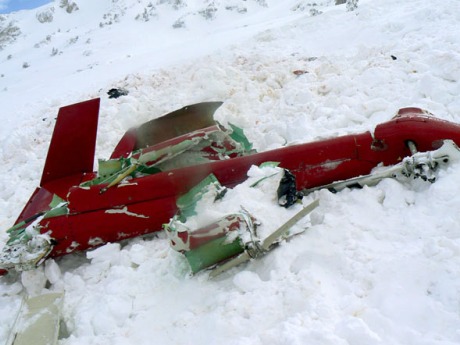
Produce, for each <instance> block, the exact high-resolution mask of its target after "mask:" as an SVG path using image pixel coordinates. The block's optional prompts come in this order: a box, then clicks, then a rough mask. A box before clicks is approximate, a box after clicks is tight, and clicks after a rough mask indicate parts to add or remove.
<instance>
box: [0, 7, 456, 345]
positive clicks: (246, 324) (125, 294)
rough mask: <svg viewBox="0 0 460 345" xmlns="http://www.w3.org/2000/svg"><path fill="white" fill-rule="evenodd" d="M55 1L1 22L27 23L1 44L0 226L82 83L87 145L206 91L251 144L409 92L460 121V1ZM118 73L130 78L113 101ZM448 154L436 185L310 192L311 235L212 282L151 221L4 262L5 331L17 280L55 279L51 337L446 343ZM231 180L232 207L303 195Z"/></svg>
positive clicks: (411, 101)
mask: <svg viewBox="0 0 460 345" xmlns="http://www.w3.org/2000/svg"><path fill="white" fill-rule="evenodd" d="M59 3H60V2H58V1H56V2H55V3H53V4H50V5H46V6H44V7H42V8H40V9H37V10H31V11H21V12H18V13H15V14H12V15H9V16H2V18H4V19H5V20H2V21H0V25H5V24H6V23H8V22H9V21H10V20H14V21H15V23H16V24H15V25H17V26H18V27H19V28H20V30H21V32H22V34H21V36H19V37H18V38H17V40H16V41H15V42H13V43H9V44H7V45H6V46H5V47H4V48H3V50H0V74H1V78H0V95H1V104H2V115H1V120H2V126H1V127H0V155H1V160H2V165H1V170H0V176H1V179H2V181H1V182H2V183H1V184H0V210H1V211H0V227H1V228H3V229H7V228H8V227H10V226H11V225H12V224H13V222H14V220H15V219H16V217H17V215H18V214H19V212H20V210H21V209H22V207H23V205H24V203H25V202H26V201H27V199H28V197H29V195H30V193H31V192H32V191H33V188H34V187H35V186H36V185H37V183H38V181H39V178H40V175H41V169H42V166H43V162H44V159H45V156H46V152H47V147H48V142H49V139H50V137H51V133H52V129H53V126H54V120H55V116H56V114H57V111H58V109H59V107H61V106H64V105H67V104H71V103H74V102H78V101H82V100H86V99H89V98H93V97H102V104H101V111H100V125H99V132H98V147H97V156H98V157H108V156H109V154H110V152H111V149H112V148H113V146H114V145H115V144H116V143H117V141H118V139H119V138H120V136H121V135H122V134H123V133H124V131H125V130H126V129H128V128H129V127H130V126H132V125H136V124H140V123H142V122H144V121H147V120H149V119H151V118H153V117H156V116H160V115H161V114H164V113H166V112H169V111H172V110H175V109H177V108H180V107H182V106H184V105H187V104H191V103H195V102H201V101H210V100H223V101H224V102H225V103H224V105H223V106H222V107H221V108H220V109H219V110H218V112H217V114H216V118H217V119H218V120H219V121H221V122H222V123H226V122H232V123H234V124H236V125H238V126H240V127H243V128H244V129H245V132H246V134H247V135H248V137H249V138H250V140H251V141H252V142H253V143H254V146H255V148H256V149H258V150H267V149H271V148H276V147H280V146H283V145H289V144H292V143H296V142H307V141H312V140H316V139H320V138H324V137H331V136H336V135H340V134H346V133H354V132H359V131H363V130H368V129H370V130H372V128H374V127H375V125H376V124H378V123H380V122H383V121H386V120H388V119H390V118H391V117H392V116H393V115H394V114H395V113H396V111H397V109H398V108H400V107H405V106H418V107H421V108H425V109H427V110H429V111H431V112H432V113H434V114H436V116H437V117H439V118H443V119H447V120H450V121H454V122H460V99H459V97H458V95H459V94H460V83H459V79H460V3H459V2H458V1H457V0H443V1H438V2H434V1H429V2H428V1H423V0H408V1H398V0H386V1H384V2H382V1H377V0H361V1H360V2H359V6H358V9H357V10H355V11H352V12H347V11H346V8H345V5H341V6H333V1H317V3H319V4H320V6H316V7H313V8H315V9H317V10H319V11H321V12H322V13H321V14H319V15H312V14H313V13H314V11H313V12H311V11H310V9H311V8H312V7H311V6H307V4H308V3H309V1H299V0H296V1H291V0H290V1H283V2H279V1H275V0H271V1H269V0H267V1H266V6H263V4H264V1H256V0H253V1H250V0H248V1H236V0H235V1H231V0H228V1H213V2H212V1H211V2H209V1H193V2H192V1H190V2H188V6H178V8H177V9H176V8H175V7H174V6H173V5H172V4H173V3H176V4H181V3H182V4H183V3H184V2H181V1H176V2H174V1H171V2H167V1H157V2H152V3H153V4H154V5H155V6H154V7H155V11H153V10H152V12H148V13H152V15H151V16H150V17H148V18H149V21H147V22H143V21H139V20H135V19H134V18H135V17H136V16H137V15H138V14H143V13H144V8H145V9H147V10H148V11H150V10H151V7H148V3H149V2H148V1H140V2H136V3H134V2H129V1H122V0H118V1H90V0H86V1H84V0H80V1H77V3H78V7H79V10H78V11H74V12H72V13H70V14H69V13H67V12H66V11H65V9H63V8H60V7H59V5H58V4H59ZM210 3H214V5H215V7H216V9H217V11H216V12H213V13H214V18H213V19H211V20H206V19H205V15H203V13H204V14H205V13H206V12H203V11H202V10H203V9H206V8H208V7H209V6H210ZM302 4H303V5H304V6H297V5H302ZM232 6H242V7H247V12H245V13H240V12H244V11H242V10H241V11H238V8H237V7H235V8H234V9H231V10H229V9H226V8H227V7H230V8H233V7H232ZM52 7H53V8H54V11H53V12H52V14H53V20H52V22H44V23H40V22H39V21H38V20H37V19H36V18H37V17H36V15H37V13H42V12H44V11H51V10H50V8H52ZM296 8H297V10H294V9H296ZM302 8H304V10H301V9H302ZM240 9H241V8H240ZM200 11H201V12H200ZM155 13H156V16H155V15H153V14H155ZM116 15H117V16H116ZM115 18H118V19H115ZM178 19H181V20H182V22H183V23H184V25H185V26H184V27H181V28H176V29H174V28H173V25H174V24H176V23H178ZM117 20H118V22H117ZM110 21H112V24H108V23H109V22H110ZM180 22H181V21H180V20H179V23H180ZM176 26H177V25H176ZM48 37H49V38H48ZM76 37H77V38H76ZM53 52H56V54H54V55H53ZM51 55H53V56H51ZM24 63H27V64H28V65H29V67H28V68H23V66H24ZM294 71H305V72H306V73H303V74H301V75H296V74H295V73H293V72H294ZM112 87H123V88H125V89H127V90H129V92H130V93H129V95H128V96H125V97H121V98H119V99H116V100H114V99H108V96H107V95H106V92H107V91H108V90H109V89H110V88H112ZM459 169H460V165H459V164H453V165H452V166H450V167H449V168H447V169H445V170H443V171H441V172H440V176H439V178H438V181H437V182H436V183H435V184H432V185H429V184H425V183H422V182H420V181H412V182H408V181H396V180H384V181H382V182H381V183H380V184H378V185H377V186H375V187H369V188H364V189H362V190H345V191H343V192H340V193H338V194H330V193H329V192H326V191H320V192H316V193H315V195H313V196H310V197H309V198H306V200H305V201H304V203H305V204H306V203H307V202H308V201H310V200H311V199H312V198H313V197H318V198H319V199H320V202H321V205H320V207H319V208H318V209H317V210H316V211H315V212H313V214H312V215H311V218H310V220H311V221H309V220H308V219H305V220H304V221H303V222H302V223H301V224H300V226H301V227H302V226H303V227H305V226H306V225H309V227H308V229H307V230H306V231H305V233H303V234H301V235H298V236H296V237H295V238H293V239H291V240H290V241H289V242H287V243H284V244H283V245H282V246H280V247H279V248H277V250H275V251H273V252H272V253H270V254H269V255H267V256H266V257H264V258H263V259H261V260H258V261H253V262H251V263H249V264H247V265H243V266H240V267H237V268H235V269H233V270H232V271H231V272H228V273H225V274H223V275H222V276H220V277H218V278H217V279H214V280H209V279H208V277H207V273H203V274H198V275H196V276H189V275H188V267H187V263H186V262H185V260H184V258H183V257H182V256H181V255H180V254H177V253H176V252H174V251H172V250H171V249H170V248H169V244H168V241H167V239H166V238H165V236H164V235H163V234H161V233H160V234H158V235H155V236H149V237H147V238H144V239H141V238H138V239H134V240H131V241H127V242H124V243H122V244H108V245H106V246H103V247H100V248H98V249H96V250H94V251H92V252H88V253H81V254H78V255H71V256H68V257H65V258H62V259H59V260H55V261H54V260H49V261H48V262H47V264H46V265H45V267H42V268H39V269H38V270H36V271H31V272H25V273H22V274H21V275H19V276H18V277H4V278H0V292H1V294H0V342H1V341H3V340H6V338H7V336H8V332H9V329H10V326H11V324H12V323H13V321H14V319H15V317H16V314H17V311H18V309H19V304H20V299H21V297H22V294H24V293H29V294H38V293H43V292H46V289H48V290H53V291H64V292H65V300H64V307H63V318H64V321H65V323H66V325H67V328H68V331H69V334H70V335H69V337H68V338H65V339H61V340H60V341H59V344H60V345H74V344H111V345H114V344H115V345H117V344H134V343H136V344H152V343H155V344H203V343H215V344H241V345H242V344H245V345H246V344H251V345H259V344H319V345H325V344H334V345H335V344H353V345H355V344H358V345H359V344H366V345H367V344H392V345H393V344H417V345H419V344H458V343H459V342H460V326H459V325H460V278H459V276H460V275H459V273H460V228H459V223H460V214H459V212H458V208H459V207H460V196H459V193H458V190H457V186H459V185H460V174H459V173H458V171H459ZM243 187H244V186H243ZM243 187H240V188H235V190H234V191H233V192H234V195H233V197H235V198H236V199H235V204H236V203H240V204H241V205H243V206H246V207H247V208H248V209H250V208H253V209H257V210H258V212H259V218H261V219H260V221H261V222H262V223H263V224H264V223H265V224H267V226H273V224H275V222H277V221H278V222H282V221H283V220H286V219H288V218H289V217H290V216H292V214H293V213H295V211H296V209H293V210H284V209H280V208H279V207H278V206H277V205H276V203H275V200H274V199H270V198H272V195H271V194H270V193H268V191H269V190H270V188H269V187H270V186H267V193H265V195H266V197H267V199H261V200H260V201H259V200H257V199H256V198H253V195H251V194H250V193H248V192H247V190H246V189H244V188H243ZM0 239H1V240H2V241H3V242H4V241H5V240H6V233H4V232H2V234H1V235H0ZM47 280H48V281H49V283H48V284H47V285H46V286H47V288H46V289H45V284H46V281H47Z"/></svg>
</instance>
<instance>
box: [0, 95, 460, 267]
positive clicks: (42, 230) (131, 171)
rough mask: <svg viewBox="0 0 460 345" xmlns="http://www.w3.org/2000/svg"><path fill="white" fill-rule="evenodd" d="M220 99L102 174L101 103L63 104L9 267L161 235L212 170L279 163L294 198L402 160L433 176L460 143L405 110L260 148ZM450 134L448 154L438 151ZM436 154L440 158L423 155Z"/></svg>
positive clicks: (164, 126)
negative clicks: (342, 132) (330, 134)
mask: <svg viewBox="0 0 460 345" xmlns="http://www.w3.org/2000/svg"><path fill="white" fill-rule="evenodd" d="M221 104H222V103H221V102H206V103H199V104H194V105H190V106H186V107H184V108H182V109H179V110H177V111H174V112H172V113H169V114H167V115H164V116H162V117H160V118H157V119H154V120H151V121H149V122H147V123H145V124H143V125H141V126H139V127H137V128H133V129H130V130H128V131H127V132H126V133H125V135H124V136H123V137H122V138H121V140H120V142H119V143H118V145H117V146H116V147H115V149H114V151H113V153H112V155H111V157H110V159H109V160H106V161H100V162H99V171H98V172H93V164H94V153H95V143H96V132H97V124H98V114H99V105H100V100H99V99H92V100H89V101H85V102H81V103H77V104H73V105H69V106H66V107H63V108H61V109H60V110H59V114H58V118H57V121H56V125H55V129H54V132H53V136H52V138H51V143H50V147H49V151H48V155H47V158H46V161H45V166H44V169H43V173H42V177H41V181H40V186H39V187H38V188H37V189H36V190H35V191H34V193H33V194H32V196H31V197H30V199H29V201H28V202H27V204H26V205H25V207H24V209H23V210H22V212H21V213H20V215H19V217H18V219H17V220H16V222H15V224H14V225H13V227H12V228H11V229H9V230H8V232H9V234H10V240H9V241H8V243H7V244H6V245H5V246H4V249H3V253H1V254H0V268H1V269H3V273H6V272H7V271H8V270H17V271H22V270H26V269H32V268H35V267H36V266H37V265H39V264H40V263H41V262H43V261H44V260H45V259H46V258H48V257H57V256H61V255H65V254H69V253H72V252H74V251H82V250H86V249H89V248H94V247H96V246H99V245H102V244H104V243H108V242H116V241H120V240H123V239H127V238H132V237H136V236H140V235H144V234H148V233H152V232H155V231H160V230H162V225H163V224H166V223H168V222H169V220H170V219H171V218H172V217H173V216H174V215H175V214H176V211H177V210H178V206H177V204H176V202H177V200H178V198H179V197H180V196H182V195H184V194H186V193H187V192H188V191H189V190H190V189H192V188H193V187H194V186H195V185H197V184H199V183H200V182H201V181H203V180H204V179H205V178H206V177H207V176H209V175H210V174H213V175H214V176H215V178H216V179H217V180H218V181H219V183H220V184H221V185H222V186H224V187H230V188H231V187H234V186H236V185H237V184H239V183H241V182H243V181H244V180H245V179H246V177H247V176H246V173H247V171H248V169H249V168H250V167H251V166H252V165H260V164H262V163H264V162H268V161H276V162H278V163H279V166H280V167H282V168H284V169H286V172H289V174H292V176H293V177H294V178H291V177H290V175H289V176H288V177H289V180H291V181H292V183H294V185H295V190H294V191H293V190H292V188H288V189H287V190H290V193H291V195H290V196H288V198H287V199H289V200H291V201H290V202H292V200H293V199H295V198H296V197H295V196H296V195H297V193H298V194H301V193H302V192H303V193H305V192H308V191H311V190H314V189H315V188H321V187H322V186H327V188H329V189H331V190H339V189H340V188H344V187H346V186H348V184H346V183H345V184H344V183H342V184H341V185H330V184H331V183H333V182H334V181H342V180H348V179H353V178H356V177H358V176H361V175H367V174H369V173H370V172H371V170H372V169H373V168H375V167H377V166H379V165H383V166H391V165H395V164H396V165H398V164H399V166H400V165H401V163H404V167H403V168H402V170H401V167H400V168H398V169H400V170H399V171H400V172H402V173H403V174H404V173H405V174H407V175H411V174H413V175H414V177H417V176H420V177H422V178H424V179H426V180H429V181H433V180H434V178H433V177H432V172H433V171H434V170H435V169H436V167H437V165H439V164H442V163H444V162H446V161H448V160H449V159H450V158H451V157H450V155H451V154H452V155H455V153H452V152H453V151H456V149H455V147H456V146H455V144H457V145H458V144H460V125H458V124H455V123H451V122H447V121H444V120H440V119H437V118H435V117H434V116H432V115H431V114H429V113H428V112H426V111H423V110H421V109H418V108H404V109H401V110H400V111H399V112H398V114H397V115H396V116H395V117H394V118H393V119H391V120H390V121H388V122H385V123H382V124H380V125H378V126H377V127H376V128H375V130H374V132H373V133H371V132H365V133H359V134H351V135H346V136H341V137H337V138H331V139H327V140H321V141H317V142H311V143H305V144H299V145H293V146H288V147H283V148H279V149H276V150H271V151H266V152H254V150H252V149H251V145H250V143H249V142H248V141H247V139H246V138H245V137H244V134H243V133H242V131H241V129H239V128H238V127H235V126H231V127H232V128H231V129H225V128H223V127H222V126H220V125H219V124H217V123H216V122H215V121H214V119H213V114H214V112H215V111H216V109H217V108H218V107H219V106H220V105H221ZM446 140H451V142H450V147H451V150H446V149H444V150H442V149H440V148H441V147H442V146H443V143H444V141H446ZM443 147H444V146H443ZM433 150H437V151H434V152H437V154H435V155H434V156H433V155H432V154H431V153H430V152H425V151H433ZM440 150H441V151H440ZM422 153H424V155H423V156H420V154H422ZM417 155H418V156H417ZM409 156H411V157H412V158H410V159H409V158H404V157H409ZM417 157H418V158H417ZM370 180H372V176H371V177H370ZM352 181H353V183H358V184H359V183H360V182H359V181H354V180H352ZM371 182H372V181H371ZM363 183H366V182H363ZM339 187H340V188H339ZM293 195H294V197H293ZM285 197H286V195H285ZM285 206H288V205H285ZM246 219H248V218H246Z"/></svg>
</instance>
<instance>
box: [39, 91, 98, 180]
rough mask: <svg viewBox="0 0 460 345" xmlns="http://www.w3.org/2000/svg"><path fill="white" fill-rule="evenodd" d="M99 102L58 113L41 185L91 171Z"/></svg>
mask: <svg viewBox="0 0 460 345" xmlns="http://www.w3.org/2000/svg"><path fill="white" fill-rule="evenodd" d="M99 104H100V99H99V98H96V99H92V100H89V101H85V102H81V103H77V104H72V105H69V106H66V107H62V108H61V109H59V114H58V118H57V121H56V125H55V127H54V132H53V137H52V138H51V143H50V147H49V149H48V155H47V157H46V162H45V168H44V169H43V174H42V179H41V182H40V185H41V186H42V187H46V186H47V184H50V183H52V182H55V181H57V180H60V179H63V178H69V177H71V176H74V177H78V176H82V175H83V174H85V173H90V172H92V171H93V163H94V153H95V149H96V132H97V123H98V116H99Z"/></svg>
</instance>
